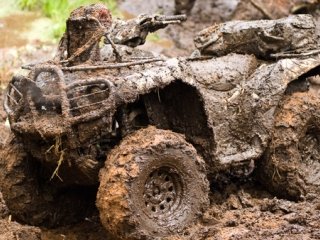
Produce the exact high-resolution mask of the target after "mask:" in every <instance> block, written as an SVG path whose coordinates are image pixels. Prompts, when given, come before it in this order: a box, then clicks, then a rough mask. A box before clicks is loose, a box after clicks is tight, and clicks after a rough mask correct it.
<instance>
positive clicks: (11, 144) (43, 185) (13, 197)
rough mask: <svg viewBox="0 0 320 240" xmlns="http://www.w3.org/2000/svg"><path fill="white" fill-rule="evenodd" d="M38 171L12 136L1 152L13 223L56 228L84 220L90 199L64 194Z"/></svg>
mask: <svg viewBox="0 0 320 240" xmlns="http://www.w3.org/2000/svg"><path fill="white" fill-rule="evenodd" d="M39 170H40V169H39V163H37V162H36V161H34V160H33V159H32V158H31V157H29V156H28V154H27V153H26V152H25V151H24V149H23V146H22V144H21V143H19V142H18V141H17V139H16V137H15V136H14V135H13V134H11V136H10V137H9V140H8V141H7V142H6V144H5V145H4V148H3V149H1V150H0V172H1V174H0V190H1V192H2V194H3V198H4V200H5V202H6V205H7V206H8V208H9V211H10V214H11V215H12V216H13V218H14V220H18V221H21V222H23V223H27V224H30V225H44V226H47V227H53V226H57V225H61V224H70V223H73V222H77V221H79V219H83V218H84V216H85V214H87V212H86V210H88V209H90V207H88V204H87V202H88V199H87V198H86V197H85V198H83V197H81V196H80V195H79V194H75V193H74V192H73V191H72V190H70V191H65V192H61V191H60V190H58V189H57V188H55V187H54V186H52V184H50V182H48V181H45V180H44V179H41V178H39ZM91 202H93V200H91ZM79 210H81V211H79Z"/></svg>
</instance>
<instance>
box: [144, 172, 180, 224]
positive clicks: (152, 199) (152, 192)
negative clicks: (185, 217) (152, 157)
mask: <svg viewBox="0 0 320 240" xmlns="http://www.w3.org/2000/svg"><path fill="white" fill-rule="evenodd" d="M182 197H183V184H182V181H181V178H180V176H179V174H178V173H177V171H176V170H175V169H173V168H171V167H161V168H158V169H156V170H154V171H153V172H152V173H151V174H150V175H149V177H148V178H147V180H146V182H145V185H144V192H143V199H144V208H145V209H144V212H145V213H146V214H147V216H148V217H150V218H159V217H160V218H161V217H163V216H166V215H167V214H170V213H172V212H174V211H175V210H176V209H178V208H179V206H180V205H181V200H182Z"/></svg>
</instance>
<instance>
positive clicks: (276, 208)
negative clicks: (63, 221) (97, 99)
mask: <svg viewBox="0 0 320 240" xmlns="http://www.w3.org/2000/svg"><path fill="white" fill-rule="evenodd" d="M121 2H122V3H121V4H122V5H121V7H122V9H123V12H124V15H126V16H128V17H129V16H134V15H136V14H137V13H139V12H142V11H143V9H145V7H144V6H145V4H139V2H143V1H142V0H141V1H137V3H136V4H135V5H134V6H133V5H132V4H130V2H131V3H132V1H121ZM172 2H173V1H165V0H158V1H154V0H150V1H149V4H150V6H149V8H148V11H150V12H151V13H152V12H154V11H155V10H157V9H162V11H163V13H165V14H172V13H173V9H172V6H173V5H172ZM208 2H209V1H206V0H199V1H198V2H197V3H196V5H195V7H194V9H193V10H192V16H191V20H189V21H188V22H187V23H185V24H184V25H182V26H177V27H176V28H174V27H170V28H169V29H168V30H166V31H163V32H161V33H160V35H161V36H164V38H165V40H161V41H160V43H159V42H158V43H151V44H150V45H147V46H146V48H147V49H148V48H149V49H150V48H152V49H155V50H156V51H159V52H161V53H163V54H166V55H168V56H173V55H174V56H176V55H184V54H189V53H190V52H191V51H190V46H192V45H193V43H192V36H194V32H195V31H196V30H200V29H201V28H203V27H204V26H208V25H210V22H215V21H216V22H219V21H224V20H226V19H227V18H228V17H229V16H230V14H231V13H230V11H231V10H230V9H232V7H234V5H235V4H236V3H237V2H238V1H237V0H232V1H228V2H229V4H227V5H225V4H221V2H222V1H219V0H218V1H215V4H213V5H211V7H212V8H208V7H206V6H208ZM226 2H227V1H226ZM144 3H145V1H144ZM218 12H224V14H217V13H218ZM199 13H201V14H199ZM319 26H320V25H319ZM177 29H178V30H177ZM169 37H171V39H173V40H167V39H168V38H169ZM172 49H175V50H174V51H172ZM46 51H47V52H46ZM50 51H53V47H52V48H51V49H50V50H48V49H47V50H43V49H36V50H35V51H34V53H33V54H32V53H31V54H30V55H31V57H30V56H28V57H24V56H26V55H28V54H29V53H28V54H26V53H25V52H24V51H22V54H21V55H22V56H23V57H22V60H21V59H20V60H19V62H21V61H26V60H28V61H29V60H30V58H31V59H34V58H35V57H34V56H35V55H37V56H38V54H39V53H40V52H46V54H45V56H48V55H50V54H48V52H50ZM6 56H8V55H6ZM32 56H33V57H32ZM3 63H4V61H3ZM8 76H9V75H8ZM0 91H1V92H0V101H1V102H2V100H3V92H4V90H3V89H1V88H0ZM5 118H6V116H5V113H4V111H3V108H2V104H1V105H0V149H1V147H2V146H1V141H4V140H5V138H6V136H7V134H8V129H7V128H6V127H5V124H4V122H5ZM254 174H255V172H254V173H253V175H252V176H249V177H248V178H247V179H241V181H240V180H237V181H234V182H231V183H228V184H222V185H221V186H215V185H212V186H211V189H212V192H211V194H210V201H211V205H210V208H209V209H208V211H207V212H206V213H205V214H204V217H203V218H202V219H201V220H200V221H199V223H198V224H197V225H196V226H192V227H190V229H188V230H186V231H185V232H184V233H182V234H181V235H180V236H177V237H176V238H174V239H195V240H196V239H320V198H319V196H316V195H308V196H307V197H306V198H305V199H304V200H302V201H300V202H293V201H288V200H285V199H279V198H277V197H275V196H273V195H271V194H270V193H268V192H267V191H266V190H265V189H264V188H263V187H262V186H261V185H260V183H258V182H256V181H255V177H254ZM14 220H15V219H12V218H11V216H10V212H9V211H8V209H7V208H6V206H5V203H4V202H3V200H2V197H1V195H0V240H2V239H3V240H11V239H12V240H17V239H19V240H22V239H23V240H25V239H26V240H40V239H41V240H49V239H50V240H64V239H71V240H76V239H79V240H100V239H101V240H102V239H112V238H111V237H110V236H109V235H108V233H107V232H106V231H105V230H104V229H103V227H102V226H101V224H100V220H99V217H98V212H97V210H94V211H93V212H92V213H91V214H90V215H88V216H87V217H86V218H85V219H83V221H82V222H80V223H78V224H75V225H72V226H64V227H60V228H57V229H44V228H38V227H33V226H25V225H23V224H20V223H16V222H15V221H14Z"/></svg>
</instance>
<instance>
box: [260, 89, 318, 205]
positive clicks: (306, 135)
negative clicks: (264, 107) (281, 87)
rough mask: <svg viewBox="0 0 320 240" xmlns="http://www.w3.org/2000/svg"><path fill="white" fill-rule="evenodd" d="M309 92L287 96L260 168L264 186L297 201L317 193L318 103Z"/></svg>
mask: <svg viewBox="0 0 320 240" xmlns="http://www.w3.org/2000/svg"><path fill="white" fill-rule="evenodd" d="M319 100H320V99H319V97H318V96H317V95H316V94H314V93H312V92H297V93H293V94H292V95H290V96H286V98H285V99H284V101H283V103H282V105H281V106H280V108H279V109H280V110H279V112H278V113H277V115H276V118H275V127H274V130H273V133H272V137H271V139H272V140H271V143H270V147H269V149H268V151H267V153H266V154H265V156H264V158H263V159H262V161H261V162H260V164H259V168H258V170H259V171H258V173H259V175H260V179H261V181H262V183H263V184H265V185H266V186H267V188H269V190H271V191H272V192H274V193H276V194H277V195H278V196H280V197H284V198H289V199H294V200H298V199H300V198H301V197H303V196H304V195H306V194H308V193H316V194H318V193H319V192H320V101H319Z"/></svg>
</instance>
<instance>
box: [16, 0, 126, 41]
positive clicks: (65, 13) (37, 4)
mask: <svg viewBox="0 0 320 240" xmlns="http://www.w3.org/2000/svg"><path fill="white" fill-rule="evenodd" d="M97 2H101V3H104V4H105V5H106V6H107V7H108V8H109V10H110V11H111V12H112V15H113V16H120V12H119V11H118V9H117V2H116V0H101V1H98V0H91V1H90V0H19V1H18V4H19V7H20V8H21V9H22V10H28V11H40V12H41V13H42V14H43V15H44V16H46V17H49V18H50V19H52V21H53V23H54V24H53V26H52V28H51V31H52V36H53V38H54V39H58V38H60V37H61V36H62V34H63V33H64V31H65V27H66V26H65V21H66V19H67V18H68V17H69V14H70V12H71V11H72V10H74V9H75V8H77V7H80V6H83V5H88V4H92V3H97Z"/></svg>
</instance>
